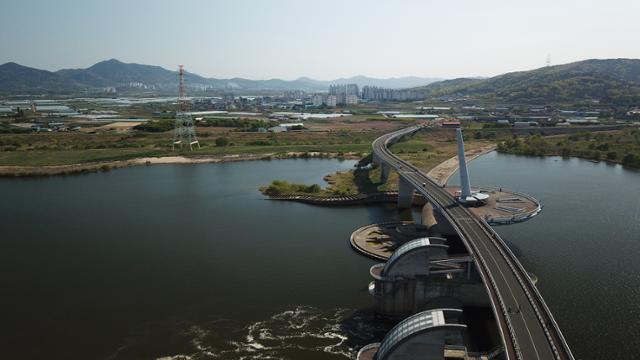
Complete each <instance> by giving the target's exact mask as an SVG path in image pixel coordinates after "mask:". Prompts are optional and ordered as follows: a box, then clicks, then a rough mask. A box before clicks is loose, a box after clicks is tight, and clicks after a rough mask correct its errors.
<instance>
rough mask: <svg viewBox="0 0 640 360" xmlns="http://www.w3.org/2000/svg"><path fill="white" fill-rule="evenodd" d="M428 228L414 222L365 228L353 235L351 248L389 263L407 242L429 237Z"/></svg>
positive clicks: (396, 222)
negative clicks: (396, 251)
mask: <svg viewBox="0 0 640 360" xmlns="http://www.w3.org/2000/svg"><path fill="white" fill-rule="evenodd" d="M429 235H430V234H429V230H428V229H427V227H426V226H424V225H420V224H416V223H414V222H412V221H394V222H386V223H379V224H371V225H366V226H363V227H361V228H359V229H357V230H356V231H354V232H353V233H352V234H351V239H350V241H351V246H352V247H353V248H354V249H355V250H356V251H358V252H359V253H361V254H363V255H365V256H367V257H370V258H373V259H376V260H382V261H387V259H389V257H390V256H391V254H393V252H394V251H395V250H396V249H397V248H399V247H400V246H402V244H404V243H406V242H407V241H410V240H413V239H416V238H421V237H428V236H429Z"/></svg>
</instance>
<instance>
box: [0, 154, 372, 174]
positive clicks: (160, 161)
mask: <svg viewBox="0 0 640 360" xmlns="http://www.w3.org/2000/svg"><path fill="white" fill-rule="evenodd" d="M337 158H340V159H346V160H359V159H360V156H356V154H355V153H344V154H342V155H340V156H338V153H322V152H287V153H280V154H278V153H264V154H227V155H197V156H181V155H178V156H161V157H142V158H133V159H129V160H117V161H103V162H89V163H80V164H68V165H44V166H13V165H0V177H46V176H57V175H73V174H87V173H92V172H98V171H109V170H113V169H121V168H126V167H132V166H142V165H144V166H149V165H171V164H184V165H189V164H216V163H226V162H236V161H255V160H284V159H337Z"/></svg>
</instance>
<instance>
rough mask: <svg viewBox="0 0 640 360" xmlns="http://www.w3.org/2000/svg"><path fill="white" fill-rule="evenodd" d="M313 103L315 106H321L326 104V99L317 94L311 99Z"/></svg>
mask: <svg viewBox="0 0 640 360" xmlns="http://www.w3.org/2000/svg"><path fill="white" fill-rule="evenodd" d="M311 103H312V104H313V106H321V105H322V104H324V97H323V96H322V95H320V94H315V95H313V97H312V98H311Z"/></svg>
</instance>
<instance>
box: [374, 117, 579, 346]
mask: <svg viewBox="0 0 640 360" xmlns="http://www.w3.org/2000/svg"><path fill="white" fill-rule="evenodd" d="M419 129H420V127H414V128H408V130H400V131H397V132H396V133H397V134H398V135H399V136H396V137H394V136H390V137H388V138H387V139H385V141H384V143H383V146H382V151H383V152H384V153H385V155H387V156H388V157H389V158H391V159H392V160H395V161H397V162H400V163H402V164H403V166H406V167H408V168H410V169H412V170H413V171H414V172H416V173H419V174H420V175H422V176H424V177H425V178H426V179H427V181H429V182H430V183H431V185H432V186H438V185H437V184H435V183H434V182H433V181H432V180H431V179H430V178H428V177H427V176H426V175H424V174H422V172H421V171H420V170H419V169H418V168H417V167H415V166H413V165H412V164H409V163H407V162H405V161H403V160H401V159H399V158H398V157H396V156H395V155H394V154H393V153H391V151H390V150H389V149H388V144H389V143H392V141H391V139H394V140H395V139H398V138H401V137H403V136H405V135H407V134H410V133H413V132H415V131H417V130H419ZM392 134H393V133H392ZM378 140H380V138H378V139H376V140H375V141H374V152H375V150H376V148H375V144H376V142H377V141H378ZM393 142H395V141H393ZM405 180H408V179H405ZM408 181H409V182H412V181H411V180H408ZM420 185H421V184H414V186H416V187H417V188H420V187H421V186H420ZM517 194H518V195H520V196H525V197H528V195H525V194H521V193H517ZM430 195H431V196H429V195H427V196H428V197H429V198H430V199H429V200H431V201H432V202H434V203H435V204H437V206H439V207H440V208H443V207H442V204H440V202H441V199H437V198H436V197H434V196H435V195H433V194H430ZM449 196H450V195H449ZM454 201H455V200H454ZM536 204H538V212H539V210H540V208H541V206H540V203H539V202H537V200H536ZM463 209H464V211H465V212H466V214H467V215H468V216H469V218H470V219H472V220H473V221H474V222H475V223H476V224H477V225H478V226H479V227H480V228H481V229H482V231H483V232H484V233H485V235H487V236H488V237H489V239H491V241H492V242H494V244H495V246H496V247H497V249H498V251H499V252H500V255H501V256H502V257H503V258H504V259H505V261H506V262H507V264H508V266H509V267H510V268H511V271H512V272H513V273H514V275H515V276H516V279H517V280H518V282H519V283H520V286H521V287H522V289H523V290H524V292H525V295H526V297H527V300H528V301H529V303H530V305H531V306H532V308H533V310H534V312H535V313H536V317H537V318H538V321H539V322H540V324H541V326H542V329H543V331H544V333H545V337H546V338H547V341H548V342H549V344H550V346H551V348H552V351H553V353H554V356H555V357H556V358H558V359H562V357H561V355H560V351H559V349H558V348H557V346H556V342H557V341H560V343H561V344H562V347H563V349H562V350H563V353H564V354H563V355H565V356H566V357H567V358H569V359H573V355H572V354H571V351H570V350H569V347H568V344H567V343H566V340H565V339H564V336H563V335H562V332H561V331H560V328H559V326H558V324H557V323H556V321H555V319H554V318H553V316H551V311H550V310H549V308H548V306H547V305H546V303H545V302H544V299H543V298H542V295H541V294H540V292H539V291H538V289H537V288H536V287H535V285H534V284H533V282H532V280H531V278H530V277H529V275H528V274H527V272H526V270H525V269H524V267H523V266H522V264H521V263H520V261H519V260H518V259H517V258H516V257H515V255H514V254H513V252H512V251H511V249H509V247H508V246H507V245H506V243H505V242H504V240H502V238H501V237H500V236H499V235H498V234H497V233H496V232H495V230H494V229H493V228H492V227H491V226H490V225H489V224H488V223H487V222H486V221H485V220H484V219H480V218H478V217H477V216H475V215H473V214H472V213H471V212H470V211H468V210H467V209H466V208H463ZM444 210H445V211H443V215H444V216H445V218H446V219H447V221H449V222H450V223H451V225H452V227H453V228H454V230H455V231H456V232H457V233H458V234H460V237H461V239H462V240H463V242H464V243H465V244H466V245H467V248H468V249H469V250H471V251H473V253H472V254H471V255H472V257H473V258H475V259H479V260H480V263H481V264H482V267H483V269H482V270H483V271H480V275H481V277H482V278H483V280H484V281H485V283H486V282H487V280H488V282H489V283H490V284H491V287H492V288H493V289H494V290H493V291H492V292H493V293H494V296H495V297H496V300H497V301H498V302H499V305H500V310H501V311H500V312H501V313H502V315H503V318H504V320H505V324H506V325H507V328H508V331H509V337H510V338H511V340H512V341H511V345H513V347H514V351H515V353H516V356H517V357H518V358H519V359H521V358H522V354H521V352H520V349H519V346H518V342H517V339H516V336H515V332H514V330H513V325H512V324H511V321H510V317H509V315H508V311H507V308H506V306H505V303H504V300H503V299H502V297H501V295H500V293H499V292H498V291H497V290H496V289H497V285H496V283H495V280H494V279H493V276H492V275H491V273H490V272H489V271H487V270H488V265H487V263H486V261H485V260H484V259H483V258H482V257H477V256H476V255H475V253H477V252H478V250H477V247H476V246H475V244H473V243H471V242H469V241H468V239H467V238H466V236H464V232H463V231H462V229H461V228H460V227H459V226H458V225H457V224H456V222H455V221H453V217H452V216H451V215H450V214H449V211H447V210H446V209H444ZM536 213H537V212H536ZM529 216H532V215H529ZM484 273H486V274H484ZM483 274H484V275H486V276H483ZM523 278H524V280H523ZM532 293H533V294H532ZM491 302H492V307H494V311H496V312H497V310H498V309H497V307H496V304H495V302H494V300H493V298H491ZM540 306H541V307H542V310H543V311H541V309H540ZM543 313H544V314H545V315H546V316H543ZM549 325H550V326H551V327H552V328H553V330H554V334H552V333H551V331H550V330H549ZM499 328H500V327H499ZM500 332H501V333H502V329H501V328H500ZM553 335H555V337H556V338H555V339H554V336H553ZM503 338H504V334H503ZM505 345H506V344H505Z"/></svg>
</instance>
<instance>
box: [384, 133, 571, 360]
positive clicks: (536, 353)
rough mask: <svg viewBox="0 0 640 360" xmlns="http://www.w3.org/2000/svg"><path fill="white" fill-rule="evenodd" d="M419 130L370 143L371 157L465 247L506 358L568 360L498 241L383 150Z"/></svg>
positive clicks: (547, 315) (535, 296)
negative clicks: (422, 201)
mask: <svg viewBox="0 0 640 360" xmlns="http://www.w3.org/2000/svg"><path fill="white" fill-rule="evenodd" d="M421 128H422V127H421V126H413V127H409V128H405V129H402V130H398V131H396V132H393V133H390V134H386V135H383V136H381V137H379V138H378V139H376V140H375V141H374V142H373V152H374V156H375V158H376V159H377V161H378V162H381V163H383V164H385V165H387V166H390V167H391V168H393V169H394V170H395V171H397V172H398V175H399V176H400V181H401V182H402V181H405V182H407V183H409V184H411V186H412V187H413V188H414V189H415V190H416V191H417V192H419V193H421V194H422V195H424V196H425V197H426V198H427V199H429V201H430V202H431V203H432V204H433V206H434V208H435V209H437V210H438V211H440V212H441V213H442V215H443V216H444V217H445V218H446V219H447V220H448V221H449V222H450V223H451V225H452V226H453V228H454V229H455V231H456V232H457V233H458V235H459V236H460V238H461V239H462V241H463V242H464V244H465V246H466V247H467V248H468V250H469V253H470V254H471V255H472V257H473V258H474V260H475V262H476V265H477V267H478V270H479V272H480V275H481V276H482V278H483V281H484V284H485V286H486V287H487V292H488V294H489V297H490V299H491V303H492V307H493V311H494V314H495V316H496V320H497V322H498V327H499V329H500V332H501V335H502V338H503V341H504V345H505V353H506V355H507V357H508V358H509V359H539V360H548V359H573V355H572V354H571V351H570V349H569V346H568V345H567V343H566V341H565V339H564V337H563V336H562V333H561V331H560V329H559V328H558V325H557V324H556V322H555V320H554V319H553V316H552V315H551V311H550V310H549V309H548V307H547V305H546V304H545V302H544V300H543V299H542V296H541V295H540V293H539V292H538V290H537V289H536V287H535V286H534V284H533V283H532V281H531V279H530V278H529V276H528V275H527V272H526V271H525V270H524V268H523V267H522V265H521V264H520V262H519V261H518V260H517V259H516V257H515V256H514V255H513V253H512V252H511V250H509V248H508V247H507V246H506V245H505V243H504V241H503V240H502V239H501V238H500V236H498V234H497V233H496V232H495V231H494V230H493V229H492V228H491V226H489V225H488V224H487V223H486V222H485V221H483V220H482V219H480V218H478V217H477V216H475V215H474V214H473V213H471V212H470V211H469V210H468V209H467V208H465V207H464V206H462V205H461V204H459V203H458V202H457V201H456V200H455V199H454V197H453V196H451V194H449V193H448V192H447V191H446V190H445V189H443V188H442V187H441V186H439V185H438V184H436V183H435V182H433V181H432V180H431V179H430V178H429V177H427V176H426V175H425V174H424V173H422V172H421V171H420V170H419V169H417V168H416V167H414V166H413V165H411V164H409V163H407V162H405V161H403V160H401V159H400V158H398V157H396V156H395V155H394V154H393V153H392V152H391V151H390V150H389V148H388V146H389V145H390V144H393V143H394V142H396V141H398V140H399V139H400V138H402V137H403V136H407V135H411V134H413V133H415V132H416V131H418V130H420V129H421Z"/></svg>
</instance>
